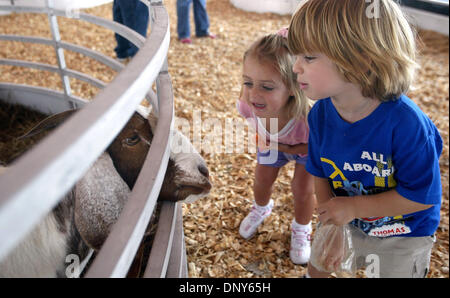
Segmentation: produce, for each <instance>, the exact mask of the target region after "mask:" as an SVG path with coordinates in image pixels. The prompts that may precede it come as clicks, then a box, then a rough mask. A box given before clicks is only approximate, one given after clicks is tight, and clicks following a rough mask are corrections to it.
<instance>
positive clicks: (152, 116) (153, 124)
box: [147, 110, 158, 133]
mask: <svg viewBox="0 0 450 298" xmlns="http://www.w3.org/2000/svg"><path fill="white" fill-rule="evenodd" d="M147 119H148V122H149V123H150V127H151V129H152V131H153V133H154V132H155V129H156V125H157V124H158V117H156V115H155V112H154V111H153V110H152V111H151V112H150V114H148V116H147Z"/></svg>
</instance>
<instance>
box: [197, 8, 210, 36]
mask: <svg viewBox="0 0 450 298" xmlns="http://www.w3.org/2000/svg"><path fill="white" fill-rule="evenodd" d="M194 23H195V35H196V36H197V37H206V36H209V17H208V12H207V11H206V0H194Z"/></svg>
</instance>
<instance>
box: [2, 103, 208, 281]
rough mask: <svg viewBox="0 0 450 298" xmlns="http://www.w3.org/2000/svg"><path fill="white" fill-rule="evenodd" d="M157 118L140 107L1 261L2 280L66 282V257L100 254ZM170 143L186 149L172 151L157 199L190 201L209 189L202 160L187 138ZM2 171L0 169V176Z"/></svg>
mask: <svg viewBox="0 0 450 298" xmlns="http://www.w3.org/2000/svg"><path fill="white" fill-rule="evenodd" d="M72 113H73V111H68V112H63V113H60V114H57V115H54V116H50V117H49V118H47V119H45V120H43V121H42V122H41V123H39V124H38V125H37V126H35V128H34V129H32V130H31V131H30V132H29V133H28V134H29V135H31V134H35V133H39V132H40V131H42V130H46V129H47V128H49V127H54V126H55V125H58V124H59V123H60V122H62V121H63V120H64V119H66V118H67V117H69V116H70V115H71V114H72ZM156 122H157V119H156V117H155V116H154V115H153V114H152V113H150V112H149V110H148V109H145V108H143V107H140V108H138V110H137V112H136V113H134V115H133V116H132V117H131V119H130V120H129V121H128V123H127V124H126V125H125V127H124V128H123V129H122V131H121V132H120V133H119V134H118V135H117V137H116V138H115V139H114V140H113V142H112V143H111V144H110V145H109V147H108V148H107V150H106V151H105V152H104V153H102V155H101V156H100V157H99V158H98V159H97V160H96V161H95V163H94V164H93V166H91V167H90V169H89V170H88V171H87V173H86V174H85V175H84V176H83V177H82V178H81V179H80V180H79V181H78V182H77V183H76V185H75V186H74V187H73V188H72V190H71V191H70V192H69V193H68V194H67V195H66V196H65V197H64V198H63V199H62V200H61V201H60V202H59V204H58V205H57V206H56V207H55V208H54V209H53V210H52V211H51V212H50V213H49V214H48V215H47V216H46V217H45V218H44V219H43V220H42V221H41V222H40V223H39V224H38V225H37V226H36V227H35V228H34V229H33V230H32V232H30V234H29V235H27V236H26V237H25V239H24V240H23V241H22V242H21V243H20V244H19V245H18V246H17V247H16V249H14V250H13V251H12V252H11V253H9V255H7V256H6V257H5V258H4V259H3V260H0V277H64V276H65V268H64V267H65V257H66V256H67V255H69V254H76V255H78V256H79V257H80V259H84V258H85V257H86V256H87V255H88V252H89V250H90V249H93V250H99V249H100V248H101V246H102V244H103V242H104V241H105V239H106V237H107V235H108V234H109V232H110V230H111V228H112V226H113V224H114V223H115V222H116V221H117V219H118V217H119V215H120V212H121V210H122V208H123V206H124V204H125V202H126V200H127V198H128V195H129V194H130V192H131V189H132V188H133V186H134V184H135V182H136V179H137V177H138V174H139V172H140V170H141V168H142V165H143V163H144V160H145V157H146V155H147V153H148V150H149V147H150V144H151V141H152V139H153V133H152V131H153V130H154V128H155V127H156ZM172 133H173V138H172V142H175V143H179V142H180V141H181V142H182V143H183V144H187V145H188V146H190V148H189V150H190V151H189V152H190V153H186V151H184V152H179V153H174V151H173V150H172V151H171V154H170V158H169V162H168V167H167V170H166V175H165V178H164V182H163V185H162V187H161V192H160V196H159V199H161V200H169V201H184V202H193V201H195V200H196V199H198V198H201V197H204V196H206V195H207V194H208V193H209V191H210V189H211V183H210V181H209V172H208V168H207V166H206V163H205V161H204V160H203V158H202V157H201V156H200V154H198V152H197V151H196V150H195V149H194V147H193V146H192V144H191V143H190V142H189V141H188V139H187V138H186V137H185V136H183V135H182V134H181V133H180V132H178V131H173V132H172ZM5 170H7V169H5V168H2V167H0V174H1V173H2V172H4V171H5Z"/></svg>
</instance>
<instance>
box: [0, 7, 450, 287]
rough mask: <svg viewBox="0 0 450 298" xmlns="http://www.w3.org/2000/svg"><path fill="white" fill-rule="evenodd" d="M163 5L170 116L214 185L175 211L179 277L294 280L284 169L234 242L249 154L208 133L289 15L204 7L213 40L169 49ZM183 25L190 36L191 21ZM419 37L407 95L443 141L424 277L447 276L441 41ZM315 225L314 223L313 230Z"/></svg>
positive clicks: (9, 46) (4, 20) (66, 31)
mask: <svg viewBox="0 0 450 298" xmlns="http://www.w3.org/2000/svg"><path fill="white" fill-rule="evenodd" d="M164 3H165V5H166V7H167V9H168V13H169V17H170V22H171V25H170V30H171V43H170V49H169V55H168V63H169V72H170V75H171V77H172V83H173V88H174V96H175V114H176V116H177V117H180V118H184V119H187V120H188V121H189V123H190V125H191V135H190V137H191V140H192V137H193V136H192V134H193V132H192V130H193V129H192V127H193V121H194V120H195V119H201V120H202V121H203V124H204V127H203V130H202V139H201V140H202V141H203V143H205V142H207V143H208V144H210V145H211V144H216V145H215V146H200V147H201V148H199V149H200V150H201V151H202V155H203V156H204V157H205V159H206V161H207V163H208V166H209V169H210V173H211V179H212V182H213V184H214V188H213V189H212V191H211V194H210V195H209V196H208V197H207V198H205V199H203V200H201V201H198V202H195V203H193V204H191V205H184V206H183V215H184V231H185V235H186V247H187V258H188V269H189V276H190V277H299V276H301V275H303V274H304V273H305V270H306V269H305V267H304V266H300V265H294V264H292V262H291V261H290V259H289V245H290V222H291V220H292V216H293V215H292V214H293V213H292V195H291V194H290V178H291V177H292V174H293V167H292V165H288V166H286V167H285V168H283V169H282V171H281V172H280V175H279V178H278V180H277V182H276V184H275V186H274V193H273V198H274V199H275V202H276V203H275V208H274V211H273V213H272V215H271V216H270V217H269V218H268V219H266V221H265V222H264V224H263V225H262V226H261V227H260V228H259V230H258V233H257V235H256V236H255V237H253V238H252V239H251V240H249V241H246V240H244V239H242V238H241V237H240V236H239V233H238V227H239V223H240V221H241V220H242V219H243V218H244V216H245V215H246V214H247V213H248V211H249V209H250V207H251V204H252V200H253V198H252V197H253V191H252V185H253V174H254V167H255V155H254V154H253V153H251V152H248V150H247V151H246V150H244V151H243V152H238V149H239V148H238V146H237V145H236V144H234V147H233V149H232V151H233V152H231V153H226V151H225V149H226V148H225V143H224V140H223V139H222V140H220V139H217V136H218V135H220V134H218V133H220V132H221V131H219V130H216V131H214V128H216V129H219V128H220V129H224V128H225V125H226V123H227V121H229V119H235V120H236V119H239V118H240V116H239V115H238V113H237V111H236V108H235V101H236V99H237V97H238V93H239V90H240V85H241V60H242V54H243V52H244V51H245V49H246V48H247V46H248V45H249V44H250V43H251V42H252V41H253V40H254V39H256V38H257V37H259V36H261V35H263V34H266V33H269V32H275V31H277V30H278V29H279V28H281V27H283V26H286V25H287V24H288V23H289V16H280V15H276V14H269V13H266V14H256V13H250V12H244V11H241V10H238V9H236V8H235V7H233V6H232V5H231V4H230V3H229V1H226V0H210V1H208V3H207V5H208V12H209V16H210V19H211V32H213V33H215V34H217V39H214V40H213V39H209V38H195V37H193V43H192V44H190V45H186V44H181V43H180V42H178V41H177V35H176V9H175V3H176V1H175V0H169V1H164ZM111 11H112V5H111V4H106V5H102V6H99V7H96V8H92V9H87V10H86V12H88V13H90V14H93V15H97V16H101V17H103V18H106V19H112V12H111ZM58 20H59V26H60V30H61V37H62V39H63V40H65V41H70V42H73V43H75V44H79V45H83V46H86V47H90V48H92V49H95V50H98V51H100V52H102V53H104V54H107V55H109V56H111V57H115V54H114V51H113V49H114V47H115V40H114V36H113V33H112V32H110V31H109V30H106V29H104V28H101V27H99V26H96V25H92V24H88V23H86V22H83V21H79V20H73V19H65V18H58ZM191 24H192V30H194V27H193V20H191ZM0 33H2V34H20V35H28V36H44V37H51V34H50V30H49V27H48V19H47V17H46V16H45V15H37V14H11V15H6V16H0ZM419 37H420V39H421V41H422V42H421V46H420V51H421V55H420V58H419V63H420V65H421V69H420V70H419V71H418V75H417V79H416V81H415V83H414V88H413V90H412V91H411V92H410V93H409V96H410V97H411V98H412V99H413V100H414V101H415V102H416V103H417V104H418V105H419V106H420V107H421V108H422V109H423V111H424V112H425V113H427V115H428V116H429V117H430V118H431V119H432V120H433V121H434V123H435V124H436V125H437V127H438V128H439V130H440V132H441V134H442V137H443V139H444V151H443V154H442V156H441V159H440V166H441V174H442V183H443V197H442V210H441V216H442V219H441V223H440V226H439V228H438V231H437V242H436V244H435V246H434V249H433V253H432V257H431V268H430V272H429V274H428V277H446V278H448V277H449V272H448V257H449V252H448V247H449V242H448V238H449V237H448V235H449V229H448V219H449V206H448V184H449V183H448V167H449V159H448V144H449V138H448V133H449V106H448V104H449V97H448V95H449V66H448V58H449V39H448V37H447V36H444V35H441V34H438V33H434V32H431V31H420V32H419ZM0 58H9V59H24V60H29V61H36V62H41V63H49V64H54V65H56V64H57V62H56V56H55V53H54V50H53V48H51V47H49V46H40V45H32V46H30V45H29V44H21V43H17V42H6V41H0ZM66 62H67V66H68V67H69V68H72V69H75V70H78V71H82V72H84V73H87V74H90V75H92V76H94V77H95V78H98V79H100V80H102V81H104V82H110V81H111V80H112V79H113V78H114V76H115V75H116V73H115V72H114V71H112V70H110V69H109V68H108V67H106V66H103V65H102V64H100V63H98V62H96V61H94V60H91V59H89V58H85V57H83V56H81V55H79V54H76V53H72V52H70V51H66ZM0 81H6V82H15V83H24V84H30V85H38V86H46V87H49V88H53V89H57V90H62V88H61V81H60V79H59V76H58V75H56V74H52V73H47V72H40V71H35V70H27V69H23V68H21V67H12V66H2V65H0ZM71 82H72V84H73V85H72V86H73V93H74V94H75V95H77V96H80V97H83V98H87V99H91V98H93V97H94V96H95V95H96V94H97V93H98V91H99V90H98V89H97V88H95V87H92V86H90V85H88V84H86V83H83V82H80V81H78V80H75V79H73V80H71ZM207 119H212V120H207ZM227 119H228V120H227ZM205 121H206V122H208V121H209V122H208V124H209V126H208V125H205ZM214 136H216V138H214ZM208 138H209V139H208ZM214 142H217V143H214ZM242 143H243V144H244V145H245V144H246V143H245V142H242ZM242 143H240V144H241V145H242ZM243 147H244V149H245V148H246V147H245V146H243ZM211 148H214V151H212V150H211ZM240 149H242V148H240ZM218 152H222V153H218ZM316 221H317V219H316V217H315V218H314V221H313V222H314V223H316ZM358 276H363V273H362V272H359V274H358Z"/></svg>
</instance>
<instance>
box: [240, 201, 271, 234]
mask: <svg viewBox="0 0 450 298" xmlns="http://www.w3.org/2000/svg"><path fill="white" fill-rule="evenodd" d="M272 208H273V200H272V199H270V201H269V203H268V204H267V205H266V206H262V207H261V206H258V205H257V204H256V202H253V207H252V209H251V210H250V213H249V214H248V215H247V216H246V217H245V218H244V219H243V220H242V222H241V225H240V227H239V234H241V236H242V237H243V238H244V239H249V238H251V237H252V236H253V235H254V234H255V233H256V230H257V229H258V227H259V225H260V224H261V223H262V222H263V221H264V219H265V218H266V217H267V216H269V215H270V213H271V212H272Z"/></svg>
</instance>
